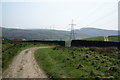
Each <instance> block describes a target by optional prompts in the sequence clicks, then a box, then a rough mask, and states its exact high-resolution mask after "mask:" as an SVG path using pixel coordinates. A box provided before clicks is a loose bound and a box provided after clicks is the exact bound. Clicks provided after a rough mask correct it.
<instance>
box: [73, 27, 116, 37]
mask: <svg viewBox="0 0 120 80" xmlns="http://www.w3.org/2000/svg"><path fill="white" fill-rule="evenodd" d="M75 33H76V36H77V37H78V38H79V37H80V36H82V38H89V37H97V36H110V35H118V31H117V30H104V29H98V28H81V29H77V30H75Z"/></svg>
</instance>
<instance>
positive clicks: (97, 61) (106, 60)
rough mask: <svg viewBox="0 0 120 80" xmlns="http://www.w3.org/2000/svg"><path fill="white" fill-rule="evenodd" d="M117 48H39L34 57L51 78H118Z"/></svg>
mask: <svg viewBox="0 0 120 80" xmlns="http://www.w3.org/2000/svg"><path fill="white" fill-rule="evenodd" d="M119 54H120V51H119V50H118V49H117V48H113V47H110V48H97V47H91V48H89V47H79V48H78V47H56V48H53V49H40V50H37V51H36V53H35V58H36V60H37V62H38V64H39V66H41V67H42V68H43V69H44V71H45V72H46V73H47V75H48V76H49V77H51V78H120V68H119V67H118V65H120V57H118V55H119Z"/></svg>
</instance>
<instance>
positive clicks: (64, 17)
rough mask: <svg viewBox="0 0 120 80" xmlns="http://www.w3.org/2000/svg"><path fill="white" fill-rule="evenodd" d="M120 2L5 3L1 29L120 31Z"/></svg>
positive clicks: (0, 5) (49, 0)
mask: <svg viewBox="0 0 120 80" xmlns="http://www.w3.org/2000/svg"><path fill="white" fill-rule="evenodd" d="M118 1H119V0H34V1H33V0H29V1H28V0H26V1H25V0H17V1H16V0H2V3H0V11H1V12H0V16H1V17H2V18H1V19H0V24H1V26H2V27H9V28H22V29H41V28H42V29H44V28H47V29H48V28H52V29H53V28H54V29H60V30H69V29H70V25H69V24H70V23H71V21H72V19H73V20H74V23H75V24H76V26H75V28H76V29H80V28H84V27H94V28H101V29H109V30H117V29H118Z"/></svg>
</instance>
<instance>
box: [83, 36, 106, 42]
mask: <svg viewBox="0 0 120 80" xmlns="http://www.w3.org/2000/svg"><path fill="white" fill-rule="evenodd" d="M82 40H92V41H104V37H103V36H98V37H91V38H85V39H82Z"/></svg>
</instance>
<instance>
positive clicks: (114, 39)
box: [108, 35, 120, 42]
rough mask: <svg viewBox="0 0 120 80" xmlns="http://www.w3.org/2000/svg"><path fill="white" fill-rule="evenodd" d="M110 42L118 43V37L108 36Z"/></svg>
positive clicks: (119, 36)
mask: <svg viewBox="0 0 120 80" xmlns="http://www.w3.org/2000/svg"><path fill="white" fill-rule="evenodd" d="M108 38H109V40H110V41H114V42H120V35H115V36H108Z"/></svg>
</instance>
